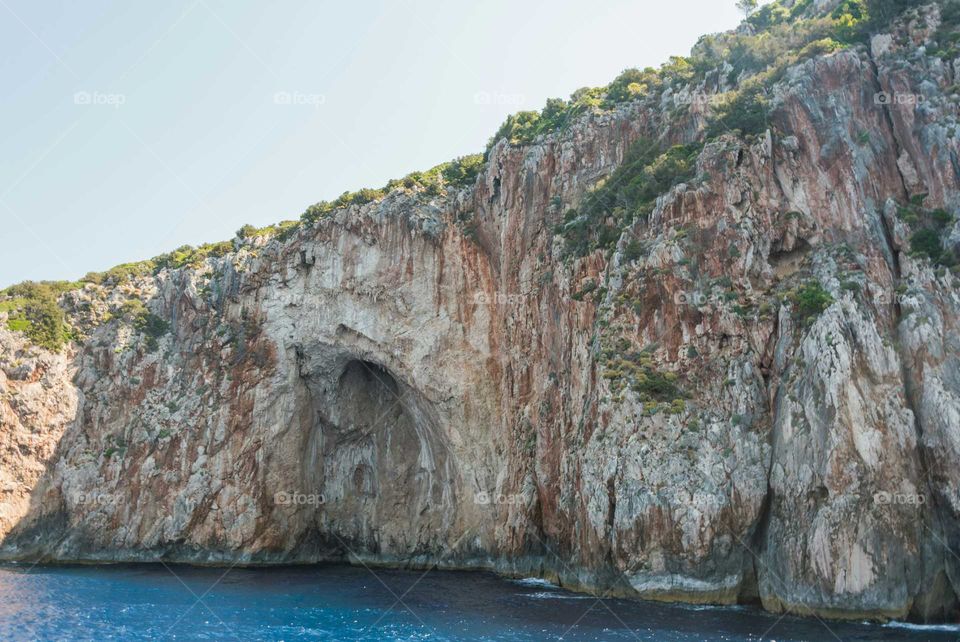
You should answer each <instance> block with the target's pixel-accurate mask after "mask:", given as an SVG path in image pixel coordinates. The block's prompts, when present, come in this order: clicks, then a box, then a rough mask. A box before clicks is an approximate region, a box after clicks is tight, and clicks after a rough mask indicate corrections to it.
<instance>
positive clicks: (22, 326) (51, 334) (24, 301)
mask: <svg viewBox="0 0 960 642" xmlns="http://www.w3.org/2000/svg"><path fill="white" fill-rule="evenodd" d="M79 286H80V284H78V283H71V282H68V281H40V282H34V281H25V282H23V283H20V284H18V285H13V286H10V287H9V288H7V289H6V290H3V291H0V296H2V297H5V300H4V301H2V302H0V310H2V311H6V312H8V316H7V327H8V328H9V329H10V330H13V331H15V332H22V333H23V334H25V335H27V337H28V338H29V339H30V340H31V341H32V342H33V343H35V344H36V345H38V346H41V347H43V348H46V349H48V350H53V351H59V350H60V349H61V348H63V346H64V345H65V344H66V343H67V342H69V341H70V339H71V338H72V333H71V331H70V326H69V325H67V321H66V316H65V315H64V313H63V310H62V309H61V308H60V306H59V305H57V299H58V298H59V297H60V296H61V295H62V294H63V293H64V292H67V291H69V290H73V289H76V288H77V287H79Z"/></svg>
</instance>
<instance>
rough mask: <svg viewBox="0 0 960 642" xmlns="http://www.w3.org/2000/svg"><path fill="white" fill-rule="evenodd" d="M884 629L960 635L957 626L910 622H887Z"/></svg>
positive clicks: (959, 627)
mask: <svg viewBox="0 0 960 642" xmlns="http://www.w3.org/2000/svg"><path fill="white" fill-rule="evenodd" d="M883 626H884V627H887V628H891V629H909V630H911V631H946V632H948V633H960V625H957V624H914V623H912V622H897V621H893V622H887V623H886V624H884V625H883Z"/></svg>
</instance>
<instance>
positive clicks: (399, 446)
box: [303, 356, 455, 557]
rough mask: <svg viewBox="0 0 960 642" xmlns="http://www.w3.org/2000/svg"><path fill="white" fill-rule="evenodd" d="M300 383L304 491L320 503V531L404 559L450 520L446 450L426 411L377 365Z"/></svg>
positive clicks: (416, 395)
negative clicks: (305, 433) (306, 422)
mask: <svg viewBox="0 0 960 642" xmlns="http://www.w3.org/2000/svg"><path fill="white" fill-rule="evenodd" d="M325 365H326V366H327V367H324V368H323V369H322V371H320V372H313V373H312V374H308V376H307V377H306V383H307V386H308V388H309V389H310V395H309V399H310V403H311V405H312V416H313V417H314V420H313V422H312V423H313V425H312V426H311V427H310V430H309V438H308V444H307V445H306V448H305V455H304V462H303V464H304V472H305V482H306V484H307V485H308V486H309V487H311V489H312V492H315V493H317V494H319V495H321V496H323V498H324V503H323V506H322V509H321V510H319V511H317V515H316V518H317V526H318V528H319V529H320V531H321V532H333V533H335V534H336V535H337V538H338V539H342V540H344V541H349V542H351V547H357V548H359V549H360V550H367V551H368V552H370V553H376V554H377V555H380V556H381V557H383V556H390V555H396V556H406V555H410V554H413V553H415V552H417V550H418V549H419V547H420V546H421V545H422V544H423V543H424V542H426V541H428V540H431V539H436V536H437V534H438V533H442V532H444V531H445V530H446V529H447V528H448V527H449V525H450V523H451V521H452V512H453V511H454V508H453V507H454V506H455V502H454V501H453V495H454V493H453V482H452V479H453V478H454V477H453V475H452V474H451V471H450V467H451V465H452V461H451V459H452V458H451V457H450V456H449V450H448V447H447V446H446V445H445V443H444V442H443V438H442V436H441V433H440V431H439V430H438V429H437V426H436V422H435V419H434V414H435V413H433V412H432V408H431V403H430V402H429V401H428V400H427V399H426V398H425V397H424V395H422V394H421V393H420V392H418V391H417V390H416V389H415V388H413V387H411V386H410V385H409V384H407V383H406V382H405V381H404V380H403V378H401V377H398V376H396V375H395V374H394V373H393V372H391V370H390V369H389V368H387V367H386V366H384V365H382V364H380V363H377V362H376V361H373V360H369V359H363V358H356V357H353V356H349V357H345V358H341V359H338V360H337V362H336V363H334V364H329V363H327V364H325Z"/></svg>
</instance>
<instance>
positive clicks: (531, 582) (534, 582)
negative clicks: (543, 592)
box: [510, 577, 560, 589]
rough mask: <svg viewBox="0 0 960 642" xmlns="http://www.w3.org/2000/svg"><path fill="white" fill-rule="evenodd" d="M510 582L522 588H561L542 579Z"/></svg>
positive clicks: (528, 578) (534, 578)
mask: <svg viewBox="0 0 960 642" xmlns="http://www.w3.org/2000/svg"><path fill="white" fill-rule="evenodd" d="M510 581H511V582H513V583H514V584H519V585H521V586H545V587H547V588H554V589H555V588H560V587H559V586H557V585H556V584H553V583H552V582H548V581H547V580H545V579H543V578H540V577H525V578H523V579H520V580H510Z"/></svg>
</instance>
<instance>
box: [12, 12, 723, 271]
mask: <svg viewBox="0 0 960 642" xmlns="http://www.w3.org/2000/svg"><path fill="white" fill-rule="evenodd" d="M740 18H741V16H740V15H739V13H738V12H737V10H736V8H735V7H734V0H672V1H671V2H653V1H649V0H633V1H618V0H590V1H589V2H588V1H585V0H581V1H580V2H568V1H564V0H551V1H549V2H547V1H537V2H533V1H531V2H524V1H522V0H512V1H511V0H487V1H484V2H458V1H451V0H446V1H440V0H424V1H416V0H394V1H392V2H365V1H355V2H321V1H313V0H276V1H273V2H247V1H240V0H229V1H228V0H182V1H181V0H175V1H170V2H148V1H136V2H131V1H129V0H125V1H124V0H85V1H84V2H75V1H70V0H0V51H2V58H0V87H2V102H0V141H2V149H0V242H2V244H0V287H3V286H6V285H9V284H12V283H15V282H19V281H22V280H24V279H75V278H79V277H80V276H82V275H84V274H85V273H87V272H90V271H95V270H104V269H106V268H109V267H111V266H113V265H116V264H118V263H123V262H127V261H134V260H140V259H146V258H150V257H152V256H156V255H157V254H161V253H163V252H166V251H169V250H171V249H173V248H175V247H177V246H179V245H183V244H187V243H189V244H192V245H198V244H200V243H203V242H207V241H219V240H225V239H229V238H231V237H232V236H233V234H234V232H235V231H236V230H237V229H238V228H239V227H240V226H241V225H243V224H245V223H252V224H254V225H257V226H262V225H266V224H268V223H274V222H277V221H279V220H282V219H287V218H297V217H298V216H299V215H300V213H301V212H302V211H303V210H304V208H305V207H306V206H307V205H309V204H311V203H314V202H316V201H319V200H322V199H327V200H332V199H333V198H335V197H336V196H338V195H339V194H340V193H342V192H344V191H346V190H351V191H352V190H355V189H358V188H360V187H381V186H382V185H383V184H384V183H386V182H387V180H389V179H391V178H397V177H400V176H403V175H404V174H407V173H409V172H411V171H414V170H418V169H427V168H429V167H431V166H433V165H436V164H438V163H441V162H443V161H446V160H450V159H451V158H454V157H456V156H460V155H463V154H469V153H474V152H479V151H482V150H483V148H484V146H485V144H486V141H487V139H488V138H489V137H490V136H491V135H492V134H493V133H494V131H495V130H496V129H497V127H498V126H499V125H500V123H501V122H502V121H503V119H504V117H505V116H506V115H507V114H509V113H512V112H515V111H519V110H522V109H540V108H541V107H542V106H543V103H544V102H545V101H546V99H547V98H549V97H562V98H567V97H568V96H569V95H570V93H571V92H573V91H574V90H575V89H577V88H579V87H583V86H596V85H604V84H606V83H608V82H609V81H610V80H612V79H613V78H614V77H615V76H616V75H617V74H618V73H620V71H622V70H623V69H624V68H627V67H645V66H654V67H655V66H659V64H660V63H662V62H664V61H665V60H666V59H667V57H668V56H670V55H677V54H679V55H686V54H687V53H689V50H690V47H691V46H692V45H693V44H694V42H696V40H697V38H698V37H699V36H700V35H702V34H704V33H712V32H716V31H722V30H725V29H729V28H732V27H733V26H735V25H736V24H737V22H738V21H739V19H740Z"/></svg>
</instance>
